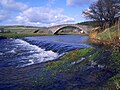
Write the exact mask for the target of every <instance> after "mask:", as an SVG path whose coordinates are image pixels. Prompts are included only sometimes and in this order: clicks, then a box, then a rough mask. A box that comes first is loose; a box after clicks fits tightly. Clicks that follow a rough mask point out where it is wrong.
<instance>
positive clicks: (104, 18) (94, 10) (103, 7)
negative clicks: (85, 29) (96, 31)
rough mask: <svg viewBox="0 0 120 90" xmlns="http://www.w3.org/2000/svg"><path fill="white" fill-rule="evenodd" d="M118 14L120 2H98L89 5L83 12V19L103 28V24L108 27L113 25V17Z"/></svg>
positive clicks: (101, 0)
mask: <svg viewBox="0 0 120 90" xmlns="http://www.w3.org/2000/svg"><path fill="white" fill-rule="evenodd" d="M118 12H120V0H98V1H97V2H95V3H93V4H91V6H90V7H89V9H87V10H85V11H83V14H84V16H85V17H87V18H89V19H93V20H95V21H97V22H98V23H99V26H100V27H101V28H103V24H104V23H106V22H107V23H109V26H111V25H113V24H114V23H115V18H114V17H115V15H116V14H117V13H118Z"/></svg>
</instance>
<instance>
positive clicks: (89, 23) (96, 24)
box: [77, 21, 98, 27]
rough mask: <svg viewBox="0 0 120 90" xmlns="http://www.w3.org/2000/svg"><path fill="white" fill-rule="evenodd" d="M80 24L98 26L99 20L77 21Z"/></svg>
mask: <svg viewBox="0 0 120 90" xmlns="http://www.w3.org/2000/svg"><path fill="white" fill-rule="evenodd" d="M77 24H79V25H87V26H92V27H97V26H98V22H97V21H86V22H80V23H77Z"/></svg>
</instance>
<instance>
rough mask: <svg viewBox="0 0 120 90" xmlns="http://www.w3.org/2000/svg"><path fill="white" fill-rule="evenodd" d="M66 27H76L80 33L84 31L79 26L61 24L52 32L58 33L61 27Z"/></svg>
mask: <svg viewBox="0 0 120 90" xmlns="http://www.w3.org/2000/svg"><path fill="white" fill-rule="evenodd" d="M66 27H72V28H76V29H78V30H79V31H80V32H81V33H85V32H84V30H83V29H82V28H81V27H79V26H75V25H65V26H61V27H59V28H57V29H56V31H55V32H54V34H58V32H59V31H61V30H62V29H64V28H66Z"/></svg>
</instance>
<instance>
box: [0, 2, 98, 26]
mask: <svg viewBox="0 0 120 90" xmlns="http://www.w3.org/2000/svg"><path fill="white" fill-rule="evenodd" d="M95 1H96V0H0V26H3V25H28V26H40V27H48V26H54V25H59V24H74V23H79V22H83V21H86V20H87V19H86V18H85V17H84V16H83V14H82V12H83V11H84V10H86V9H88V8H89V6H90V4H92V3H93V2H95Z"/></svg>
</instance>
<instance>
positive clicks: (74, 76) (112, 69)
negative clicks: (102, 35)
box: [0, 48, 120, 90]
mask: <svg viewBox="0 0 120 90" xmlns="http://www.w3.org/2000/svg"><path fill="white" fill-rule="evenodd" d="M119 56H120V55H119V53H117V52H109V51H105V50H100V49H99V50H96V49H95V48H86V49H80V50H74V51H70V52H68V53H66V54H65V55H64V56H62V57H60V58H59V59H57V60H55V61H48V62H44V63H41V64H35V65H31V66H27V67H24V68H12V67H9V68H7V69H6V68H0V70H1V72H0V77H2V78H3V79H2V80H0V86H1V85H2V86H1V87H0V88H1V89H8V88H9V89H18V88H19V89H31V90H35V89H42V90H51V89H53V88H54V89H57V90H58V89H59V90H61V89H80V90H99V89H102V90H103V89H108V90H117V88H118V87H117V84H119V83H118V82H117V81H116V80H115V81H114V79H115V78H114V77H116V76H118V74H119V70H120V69H119V66H120V62H119V60H120V57H119ZM116 60H118V61H116ZM8 73H9V74H8ZM18 73H19V74H18ZM116 83H117V84H116Z"/></svg>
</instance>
